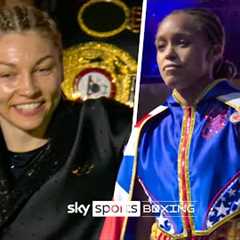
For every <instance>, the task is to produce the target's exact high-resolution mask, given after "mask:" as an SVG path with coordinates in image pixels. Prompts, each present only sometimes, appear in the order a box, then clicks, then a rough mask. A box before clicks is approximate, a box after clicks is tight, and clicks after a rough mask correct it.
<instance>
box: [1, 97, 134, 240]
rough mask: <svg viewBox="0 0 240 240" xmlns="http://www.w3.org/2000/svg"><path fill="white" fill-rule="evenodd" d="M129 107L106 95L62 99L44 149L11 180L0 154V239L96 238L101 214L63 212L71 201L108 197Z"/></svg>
mask: <svg viewBox="0 0 240 240" xmlns="http://www.w3.org/2000/svg"><path fill="white" fill-rule="evenodd" d="M131 115H132V113H131V110H130V109H129V108H128V107H126V106H123V105H122V104H119V103H116V102H113V101H111V100H108V99H104V98H103V99H99V100H88V101H86V102H83V103H71V102H68V101H62V102H61V103H60V104H59V106H58V108H57V109H56V111H55V114H54V116H53V118H52V121H51V123H50V126H49V128H48V135H49V136H50V139H49V144H48V147H47V149H46V150H45V151H43V153H42V154H41V156H39V157H38V158H37V159H35V161H34V164H31V166H29V167H28V168H27V169H25V173H24V174H23V175H22V176H21V177H19V179H18V180H17V181H14V179H13V178H12V176H11V173H10V171H9V169H8V166H7V164H6V160H7V159H6V155H5V153H6V146H5V143H4V140H3V138H1V152H0V164H1V168H0V171H1V172H0V183H1V184H0V231H1V232H0V239H2V240H10V239H11V240H15V239H16V240H22V239H29V240H45V239H46V240H47V239H48V240H50V239H51V240H55V239H58V240H61V239H64V240H65V239H67V240H79V239H83V240H85V239H98V235H99V230H100V228H101V226H102V220H103V219H102V218H93V217H92V216H91V215H92V213H91V211H89V212H88V214H87V215H86V216H85V217H84V216H82V215H81V214H80V213H76V214H67V205H68V204H72V203H74V202H78V203H79V204H91V203H92V200H111V198H112V193H113V188H114V181H115V177H116V173H117V170H118V167H119V164H120V159H121V158H122V153H121V152H122V148H123V146H124V145H125V143H126V141H127V139H128V134H129V131H130V127H131Z"/></svg>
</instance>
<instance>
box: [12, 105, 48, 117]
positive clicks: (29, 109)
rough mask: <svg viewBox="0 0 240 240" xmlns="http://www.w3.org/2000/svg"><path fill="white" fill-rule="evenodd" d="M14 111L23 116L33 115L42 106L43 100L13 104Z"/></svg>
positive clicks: (41, 108)
mask: <svg viewBox="0 0 240 240" xmlns="http://www.w3.org/2000/svg"><path fill="white" fill-rule="evenodd" d="M13 107H14V109H15V111H17V112H18V113H19V114H21V115H23V116H34V115H36V114H38V113H39V112H41V111H42V110H43V108H44V102H43V101H41V102H31V103H21V104H16V105H14V106H13Z"/></svg>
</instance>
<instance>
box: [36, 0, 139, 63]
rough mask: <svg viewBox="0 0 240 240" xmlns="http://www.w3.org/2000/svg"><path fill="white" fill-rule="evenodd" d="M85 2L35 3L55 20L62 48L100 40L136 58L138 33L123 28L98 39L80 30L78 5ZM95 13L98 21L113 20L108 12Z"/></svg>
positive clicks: (41, 0) (136, 2)
mask: <svg viewBox="0 0 240 240" xmlns="http://www.w3.org/2000/svg"><path fill="white" fill-rule="evenodd" d="M85 2H87V0H36V1H35V4H36V5H37V6H38V7H39V8H41V9H43V10H46V11H48V13H50V15H51V16H52V17H53V18H54V19H55V20H56V22H57V24H58V27H59V29H60V31H61V33H62V38H63V44H64V48H68V47H70V46H72V45H75V44H78V43H85V42H89V41H100V42H105V43H110V44H115V45H116V46H118V47H120V48H122V49H124V50H126V51H128V52H129V53H130V54H131V55H132V56H133V57H134V58H135V59H136V60H137V55H138V40H139V34H135V33H132V32H130V31H128V30H124V31H123V32H121V33H119V34H118V35H116V36H113V37H110V38H103V39H99V38H94V37H91V36H88V35H87V34H86V33H85V32H83V31H82V30H81V28H80V27H79V25H78V21H77V14H78V11H79V9H80V7H81V6H82V5H83V4H84V3H85ZM122 2H124V3H125V4H126V5H127V6H128V7H129V8H131V7H132V6H141V5H142V0H128V1H126V0H123V1H122ZM95 14H96V16H97V17H98V20H100V21H101V18H102V19H103V20H105V19H106V17H108V18H109V22H111V21H113V20H114V19H113V18H112V20H111V17H109V16H111V14H110V12H108V13H106V12H105V13H101V12H97V11H96V13H95ZM113 17H115V16H113Z"/></svg>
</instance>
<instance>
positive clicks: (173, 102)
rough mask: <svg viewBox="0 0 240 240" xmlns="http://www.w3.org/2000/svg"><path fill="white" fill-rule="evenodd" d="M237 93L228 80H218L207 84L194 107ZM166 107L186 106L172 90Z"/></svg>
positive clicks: (175, 91)
mask: <svg viewBox="0 0 240 240" xmlns="http://www.w3.org/2000/svg"><path fill="white" fill-rule="evenodd" d="M236 91H239V90H238V89H236V88H234V87H233V86H231V83H230V82H229V80H226V79H218V80H215V81H213V82H212V83H211V84H209V85H208V86H207V87H206V88H204V89H203V91H202V92H201V93H200V94H199V96H198V97H197V99H196V101H195V103H194V106H196V105H198V104H199V103H200V102H204V101H208V100H210V99H212V98H216V97H218V96H220V95H224V94H228V93H232V92H236ZM165 104H166V105H168V106H179V105H180V106H186V102H185V100H184V99H183V98H182V97H181V96H180V94H179V93H178V92H177V90H173V93H172V95H170V96H169V97H168V98H167V100H166V103H165Z"/></svg>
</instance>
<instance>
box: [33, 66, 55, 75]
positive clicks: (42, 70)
mask: <svg viewBox="0 0 240 240" xmlns="http://www.w3.org/2000/svg"><path fill="white" fill-rule="evenodd" d="M51 70H52V66H50V67H42V68H37V69H36V70H35V71H34V72H36V73H40V74H48V73H50V72H51Z"/></svg>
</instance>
